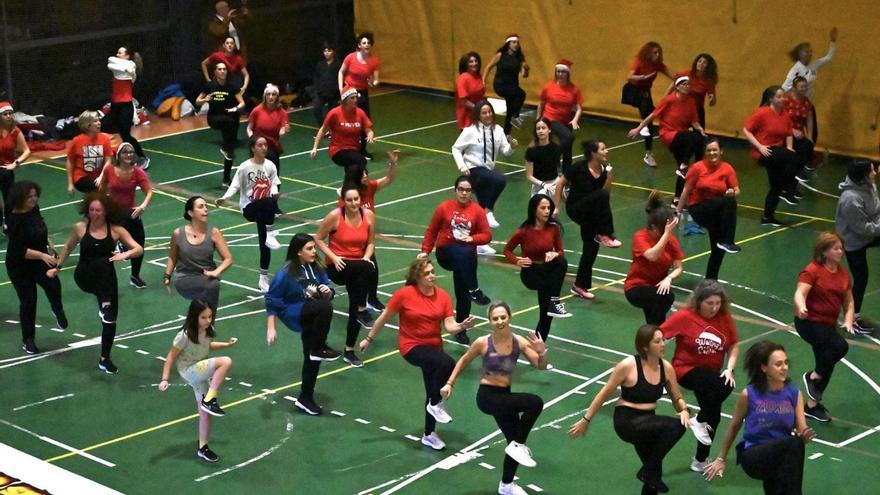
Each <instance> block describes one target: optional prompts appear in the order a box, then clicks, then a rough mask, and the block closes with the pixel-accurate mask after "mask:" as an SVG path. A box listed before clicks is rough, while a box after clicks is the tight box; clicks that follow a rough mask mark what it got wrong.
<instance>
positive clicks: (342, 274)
mask: <svg viewBox="0 0 880 495" xmlns="http://www.w3.org/2000/svg"><path fill="white" fill-rule="evenodd" d="M342 199H343V200H344V201H345V206H343V207H342V208H334V209H333V210H331V211H330V213H328V214H327V216H325V217H324V220H323V221H322V222H321V225H320V226H319V227H318V232H317V233H316V234H315V244H316V245H317V246H318V249H320V250H321V252H323V253H324V259H325V260H326V261H327V276H329V277H330V280H332V281H333V283H335V284H337V285H345V288H346V290H347V291H348V326H347V327H346V335H345V352H344V353H343V354H342V358H343V359H344V360H345V362H346V363H348V364H350V365H352V366H354V367H355V368H360V367H361V366H363V365H364V363H363V361H361V360H360V359H358V357H357V355H355V353H354V345H355V343H356V342H357V335H358V329H359V328H360V327H361V326H363V327H364V328H370V327H372V326H373V316H372V315H370V312H369V311H368V310H367V293H368V292H369V288H370V285H371V282H372V280H373V279H374V278H375V277H374V272H375V271H376V267H375V266H373V263H372V262H371V261H370V258H372V257H373V251H374V250H375V247H376V245H375V235H376V231H375V229H376V216H375V215H374V214H373V212H372V211H370V210H368V209H366V208H363V207H362V206H361V193H360V191H358V188H357V186H355V185H353V184H348V185H345V186H342ZM325 238H328V242H324V239H325Z"/></svg>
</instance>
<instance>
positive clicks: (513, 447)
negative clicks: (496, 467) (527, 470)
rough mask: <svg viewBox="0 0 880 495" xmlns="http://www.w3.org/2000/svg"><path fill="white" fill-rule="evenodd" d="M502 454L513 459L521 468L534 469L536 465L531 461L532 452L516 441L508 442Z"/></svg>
mask: <svg viewBox="0 0 880 495" xmlns="http://www.w3.org/2000/svg"><path fill="white" fill-rule="evenodd" d="M504 453H505V454H507V455H509V456H510V457H511V458H513V460H514V461H516V462H518V463H519V464H520V465H521V466H525V467H535V466H536V465H537V464H538V463H536V462H535V460H534V459H532V451H531V450H529V448H528V447H526V444H524V443H519V442H516V441H514V442H510V443H509V444H507V447H505V448H504Z"/></svg>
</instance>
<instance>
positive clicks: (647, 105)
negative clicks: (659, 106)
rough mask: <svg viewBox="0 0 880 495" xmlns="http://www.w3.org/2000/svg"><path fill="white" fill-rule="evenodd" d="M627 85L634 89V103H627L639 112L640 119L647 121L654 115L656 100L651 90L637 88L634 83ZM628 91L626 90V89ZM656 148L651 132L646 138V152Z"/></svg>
mask: <svg viewBox="0 0 880 495" xmlns="http://www.w3.org/2000/svg"><path fill="white" fill-rule="evenodd" d="M627 85H629V86H631V87H632V95H631V96H632V98H633V100H632V101H626V102H623V103H626V104H627V105H630V106H633V107H635V108H637V109H638V110H639V118H641V119H642V120H645V119H646V118H647V117H648V115H651V114H652V113H654V99H653V98H652V97H651V88H647V89H643V88H637V87H635V86H634V85H633V84H632V83H627ZM624 90H625V91H626V88H624ZM648 130H649V131H650V130H651V125H650V124H648ZM653 147H654V133H653V132H649V133H648V135H647V136H646V137H645V151H651V148H653Z"/></svg>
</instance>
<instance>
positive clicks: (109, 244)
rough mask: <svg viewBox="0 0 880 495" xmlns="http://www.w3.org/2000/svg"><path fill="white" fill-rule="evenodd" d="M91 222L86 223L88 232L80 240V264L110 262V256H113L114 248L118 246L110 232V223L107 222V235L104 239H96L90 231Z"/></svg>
mask: <svg viewBox="0 0 880 495" xmlns="http://www.w3.org/2000/svg"><path fill="white" fill-rule="evenodd" d="M90 228H91V223H87V224H86V233H85V235H83V237H82V239H80V241H79V264H82V265H94V264H95V263H100V262H102V261H103V262H105V263H107V264H109V263H110V257H111V256H113V249H115V248H116V242H115V241H114V240H113V235H112V234H111V233H110V224H109V223H108V224H106V228H107V237H105V238H103V239H95V238H94V237H92V234H91V233H90V232H89V229H90Z"/></svg>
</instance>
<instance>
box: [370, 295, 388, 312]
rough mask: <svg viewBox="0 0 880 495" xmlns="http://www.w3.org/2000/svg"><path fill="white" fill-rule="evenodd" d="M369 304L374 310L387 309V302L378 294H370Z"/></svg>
mask: <svg viewBox="0 0 880 495" xmlns="http://www.w3.org/2000/svg"><path fill="white" fill-rule="evenodd" d="M367 306H369V307H370V308H371V309H372V310H373V311H385V304H384V303H383V302H382V301H380V300H379V298H378V297H376V296H370V297H369V298H367Z"/></svg>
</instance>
